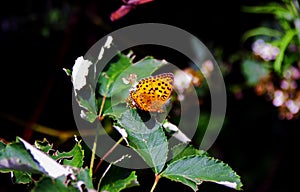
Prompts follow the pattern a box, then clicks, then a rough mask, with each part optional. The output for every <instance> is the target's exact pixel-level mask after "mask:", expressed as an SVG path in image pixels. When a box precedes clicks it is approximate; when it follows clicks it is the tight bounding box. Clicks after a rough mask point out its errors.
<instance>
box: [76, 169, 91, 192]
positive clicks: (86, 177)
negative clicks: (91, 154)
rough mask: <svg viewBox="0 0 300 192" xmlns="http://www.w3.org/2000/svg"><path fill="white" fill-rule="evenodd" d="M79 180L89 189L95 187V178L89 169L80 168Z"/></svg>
mask: <svg viewBox="0 0 300 192" xmlns="http://www.w3.org/2000/svg"><path fill="white" fill-rule="evenodd" d="M77 181H83V182H84V184H85V187H86V188H87V189H94V186H93V179H92V178H91V177H90V174H89V169H80V171H79V173H78V174H77Z"/></svg>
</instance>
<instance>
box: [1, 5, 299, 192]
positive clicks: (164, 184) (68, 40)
mask: <svg viewBox="0 0 300 192" xmlns="http://www.w3.org/2000/svg"><path fill="white" fill-rule="evenodd" d="M265 2H267V1H264V2H262V1H258V0H255V1H253V0H242V1H237V2H229V1H223V0H216V1H196V0H194V1H192V0H186V1H176V2H175V1H174V0H156V1H155V2H152V3H148V4H145V5H141V6H138V7H137V8H136V9H135V10H133V11H131V12H130V13H129V14H128V15H126V16H125V17H123V18H121V19H120V20H118V21H116V22H111V21H110V20H109V16H110V13H111V12H113V11H115V10H116V9H118V8H119V6H120V5H121V4H122V1H121V0H98V1H96V0H93V1H92V0H88V1H79V0H77V1H66V0H65V1H58V0H56V1H55V0H44V1H40V0H23V1H16V0H12V1H3V2H1V6H0V24H1V25H0V45H1V52H0V53H1V60H0V61H1V75H0V82H1V111H0V137H1V138H3V139H5V140H7V141H13V140H15V138H16V136H21V137H24V138H26V139H27V140H29V141H31V142H33V141H34V140H36V139H43V138H44V137H47V138H48V140H50V142H54V143H55V144H56V145H57V146H56V147H57V148H62V149H64V148H68V144H67V143H65V144H59V143H58V142H57V139H56V138H55V137H48V136H47V135H43V134H40V133H37V132H34V131H31V127H32V126H33V125H34V124H40V125H43V126H47V127H51V128H54V129H57V130H76V126H75V123H74V119H73V112H72V102H71V100H72V99H71V98H72V84H71V81H70V78H69V77H68V76H67V75H66V74H65V73H64V71H63V70H62V69H63V68H69V69H71V68H72V66H73V64H74V61H75V60H76V58H77V57H79V56H82V55H84V54H85V53H86V51H87V50H88V49H89V48H90V47H91V46H92V45H93V44H94V43H95V42H97V41H98V40H99V39H101V38H102V37H103V36H104V35H106V34H108V33H109V32H112V31H114V30H116V29H119V28H122V27H125V26H128V25H131V24H137V23H146V22H156V23H165V24H170V25H174V26H176V27H179V28H182V29H184V30H186V31H188V32H190V33H192V34H193V35H195V36H197V37H198V38H199V39H200V40H201V41H203V43H204V44H206V45H207V46H208V47H209V49H210V50H211V52H212V53H214V51H215V50H214V48H217V47H221V48H223V50H224V58H225V59H226V57H228V56H230V55H231V54H233V53H235V52H236V51H238V50H240V49H243V48H245V47H244V46H245V45H242V44H241V43H240V37H241V35H242V33H243V32H245V31H246V30H248V29H251V28H253V27H257V26H258V25H259V23H260V22H262V21H264V20H265V19H268V18H270V16H266V15H253V14H246V13H243V12H241V6H242V5H260V4H263V3H265ZM55 9H57V10H59V11H60V13H61V14H63V15H62V17H61V18H60V19H59V20H58V21H56V22H49V19H48V16H47V15H49V12H51V11H53V10H55ZM141 35H143V34H141ZM152 51H153V50H152ZM149 55H153V56H155V57H158V58H166V59H167V60H168V58H172V57H174V55H168V53H161V52H160V51H159V50H156V51H153V52H150V53H149ZM175 58H176V57H175ZM173 59H174V58H173ZM174 60H176V59H174ZM178 65H179V64H178ZM234 67H235V66H233V68H234ZM236 67H237V69H238V66H236ZM225 80H226V81H225V83H226V84H227V85H229V84H230V83H234V82H238V81H243V79H242V78H241V76H240V75H239V74H237V75H232V76H231V77H229V78H228V79H225ZM243 95H244V97H243V98H242V99H236V98H235V97H234V96H233V95H232V94H231V93H228V103H227V106H228V107H227V122H226V124H225V125H224V126H223V129H222V131H221V133H220V135H219V137H218V139H217V141H216V143H215V144H214V146H213V147H212V148H211V149H210V150H211V153H212V155H213V156H215V157H216V158H219V159H221V160H222V161H224V162H225V163H228V164H229V165H230V166H231V167H232V168H233V170H234V171H236V172H237V173H238V175H240V176H241V180H242V182H243V184H244V186H243V189H244V191H255V192H264V191H292V189H293V187H294V186H296V184H297V183H296V182H295V180H296V179H293V178H295V177H293V176H292V173H293V172H292V170H294V167H297V159H296V157H295V155H296V154H297V152H298V150H297V148H296V146H297V143H296V141H297V137H298V135H297V129H298V128H299V126H298V125H299V122H298V121H297V120H292V121H280V120H278V118H277V111H276V109H275V108H274V107H273V106H272V104H271V103H270V102H267V101H266V100H265V99H264V98H262V97H258V96H256V95H255V94H254V93H253V91H252V90H245V92H244V94H243ZM138 174H139V181H140V183H141V187H136V188H132V189H129V190H126V191H149V190H150V188H151V185H152V182H153V179H154V175H153V174H152V173H151V171H149V170H144V171H139V172H138ZM0 179H1V182H0V191H24V190H25V189H26V187H25V186H22V185H14V184H12V182H11V180H10V175H9V174H1V175H0ZM199 189H200V190H199V191H235V190H232V189H230V188H227V187H224V186H219V185H217V184H212V183H204V184H203V185H200V186H199ZM156 191H192V190H191V189H189V188H188V187H185V186H183V185H182V184H179V183H175V182H170V181H168V180H166V179H162V180H161V181H160V182H159V184H158V186H157V190H156Z"/></svg>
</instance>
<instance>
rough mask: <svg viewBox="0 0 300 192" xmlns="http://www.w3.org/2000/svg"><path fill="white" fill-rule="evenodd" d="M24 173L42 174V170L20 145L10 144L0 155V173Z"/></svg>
mask: <svg viewBox="0 0 300 192" xmlns="http://www.w3.org/2000/svg"><path fill="white" fill-rule="evenodd" d="M10 171H24V172H29V173H44V172H45V171H44V169H43V168H42V167H40V166H39V164H38V163H37V162H36V161H35V160H34V159H33V158H32V156H31V155H30V154H29V152H28V151H27V150H26V149H25V148H24V146H23V145H22V144H21V143H17V142H12V143H10V144H8V145H6V147H5V148H4V149H2V150H1V153H0V172H10Z"/></svg>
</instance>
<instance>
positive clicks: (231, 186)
mask: <svg viewBox="0 0 300 192" xmlns="http://www.w3.org/2000/svg"><path fill="white" fill-rule="evenodd" d="M215 183H218V184H220V185H225V186H227V187H230V188H233V189H236V188H237V183H232V182H229V181H219V182H215Z"/></svg>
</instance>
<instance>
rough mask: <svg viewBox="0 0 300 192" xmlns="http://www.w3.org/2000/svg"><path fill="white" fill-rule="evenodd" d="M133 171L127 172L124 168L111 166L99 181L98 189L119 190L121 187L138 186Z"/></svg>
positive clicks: (112, 191)
mask: <svg viewBox="0 0 300 192" xmlns="http://www.w3.org/2000/svg"><path fill="white" fill-rule="evenodd" d="M138 185H139V182H138V181H137V175H136V172H135V171H132V172H129V171H126V170H125V169H122V168H119V167H116V166H113V167H111V168H110V170H109V172H108V173H107V174H106V175H105V177H104V178H103V180H102V182H101V189H100V191H111V192H119V191H121V190H123V189H126V188H130V187H134V186H138Z"/></svg>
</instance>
